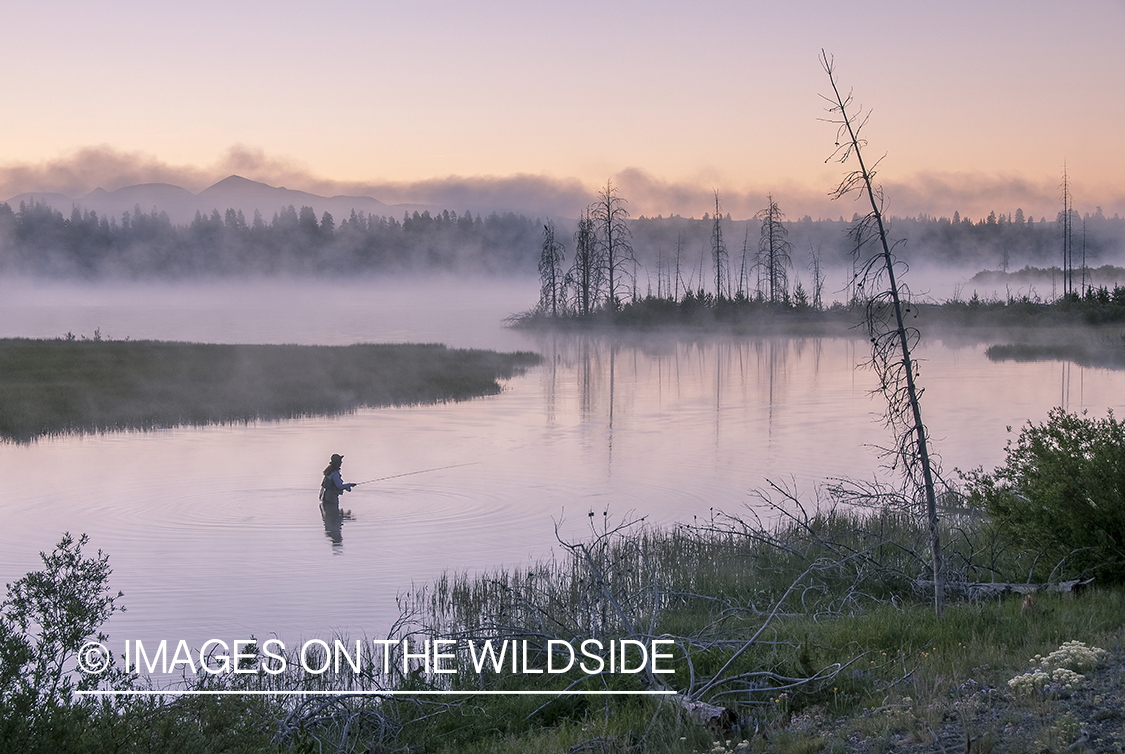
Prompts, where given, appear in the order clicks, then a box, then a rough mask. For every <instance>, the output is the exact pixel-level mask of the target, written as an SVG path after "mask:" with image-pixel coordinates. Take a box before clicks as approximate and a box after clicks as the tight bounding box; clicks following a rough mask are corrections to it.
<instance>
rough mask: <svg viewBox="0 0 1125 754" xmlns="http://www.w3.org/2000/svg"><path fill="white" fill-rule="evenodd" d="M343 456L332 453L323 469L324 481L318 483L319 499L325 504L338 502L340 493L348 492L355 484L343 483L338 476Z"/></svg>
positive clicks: (337, 503)
mask: <svg viewBox="0 0 1125 754" xmlns="http://www.w3.org/2000/svg"><path fill="white" fill-rule="evenodd" d="M343 462H344V457H343V456H342V455H340V454H339V453H333V454H332V460H331V461H330V462H329V463H328V466H326V467H325V469H324V481H323V482H321V483H320V501H321V502H322V503H324V504H325V505H335V506H338V505H339V504H340V493H342V492H350V491H351V489H352V487H355V484H345V483H344V480H343V478H342V477H341V476H340V465H341V464H343Z"/></svg>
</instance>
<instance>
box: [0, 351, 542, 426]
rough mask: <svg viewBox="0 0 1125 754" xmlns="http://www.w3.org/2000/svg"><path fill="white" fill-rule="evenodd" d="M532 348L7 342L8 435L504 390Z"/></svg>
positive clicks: (328, 409) (0, 359)
mask: <svg viewBox="0 0 1125 754" xmlns="http://www.w3.org/2000/svg"><path fill="white" fill-rule="evenodd" d="M538 359H539V357H538V356H536V355H535V354H531V353H510V354H501V353H495V352H491V351H479V350H456V349H447V348H445V347H444V346H441V345H417V344H402V345H398V344H396V345H372V344H362V345H352V346H293V345H276V346H275V345H216V344H200V343H172V342H161V341H84V340H23V339H7V340H0V437H3V438H5V439H9V440H17V441H27V440H30V439H32V438H34V437H37V436H40V435H48V434H56V433H61V432H72V431H100V430H115V429H148V428H154V427H172V426H177V425H183V424H207V423H212V422H237V421H251V420H255V419H283V418H292V417H298V416H311V415H329V414H339V413H346V412H349V411H353V410H355V409H356V408H358V407H360V406H388V405H403V404H412V403H427V402H434V401H446V400H464V399H467V398H472V397H475V396H480V395H491V394H495V393H498V392H499V391H500V386H499V384H498V383H497V380H498V379H506V378H509V377H511V376H512V375H513V374H516V373H517V372H520V371H521V370H523V369H525V368H526V367H528V366H530V365H533V364H535V363H538Z"/></svg>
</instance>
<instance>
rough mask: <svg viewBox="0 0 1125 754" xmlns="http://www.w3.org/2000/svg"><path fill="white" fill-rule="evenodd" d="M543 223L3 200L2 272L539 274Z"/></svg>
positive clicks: (519, 218)
mask: <svg viewBox="0 0 1125 754" xmlns="http://www.w3.org/2000/svg"><path fill="white" fill-rule="evenodd" d="M538 227H539V222H538V221H537V220H531V219H529V218H527V217H525V216H523V215H515V214H513V213H507V214H503V215H501V214H497V213H493V214H491V215H488V216H487V217H485V216H482V215H476V216H474V215H473V214H472V213H471V212H468V211H466V212H465V213H464V214H462V215H458V214H457V213H456V212H450V211H443V212H441V213H437V214H432V215H431V214H430V213H429V212H428V211H425V212H421V213H419V212H414V213H413V214H407V215H405V216H404V217H403V218H402V220H401V221H400V220H397V219H395V218H393V217H381V216H376V215H367V214H365V213H363V212H355V211H353V212H352V213H351V215H350V216H349V217H347V218H345V219H343V220H341V221H340V222H339V223H337V221H336V219H335V218H333V217H332V215H331V214H329V213H328V212H325V213H323V214H322V215H321V216H320V217H319V218H318V217H317V216H316V214H315V212H314V211H313V209H312V208H311V207H301V208H300V209H299V210H298V209H295V208H294V207H292V206H289V207H286V208H284V209H282V210H281V211H280V212H277V213H275V214H274V215H273V218H272V220H271V221H269V222H266V221H265V220H264V218H263V217H262V215H261V213H259V212H255V213H254V216H253V217H252V218H250V219H249V220H247V218H246V217H245V216H244V214H243V212H242V211H241V210H237V211H236V210H233V209H228V210H226V212H225V213H223V214H221V213H220V212H219V211H218V210H214V211H212V212H211V214H210V215H202V214H200V213H196V216H195V219H194V220H193V221H192V222H191V223H190V224H189V225H186V226H176V225H173V224H172V222H171V220H170V219H169V218H168V215H167V213H165V212H158V211H157V210H156V209H155V208H153V209H152V210H151V211H150V212H145V211H143V210H142V209H141V208H140V207H139V206H137V207H136V208H135V209H134V211H133V212H125V213H123V215H122V217H121V218H115V217H107V216H104V215H103V216H99V215H98V214H97V213H96V212H92V211H86V212H83V211H81V210H79V209H78V208H75V209H74V210H73V211H72V212H71V215H70V217H69V218H66V217H64V215H63V214H62V213H61V212H58V211H57V210H53V209H51V208H50V207H48V206H47V205H45V204H40V203H34V204H25V203H22V202H21V203H20V206H19V209H18V210H16V211H13V210H12V208H11V207H10V206H8V205H7V204H0V270H2V271H4V272H20V273H32V274H42V273H46V274H55V275H74V276H84V277H99V276H105V275H124V276H157V277H162V276H178V275H223V274H276V273H300V274H308V273H313V274H332V273H356V272H366V271H376V270H377V271H386V272H410V271H415V270H421V269H433V268H440V269H447V270H453V271H462V270H478V271H483V272H490V273H496V272H512V271H531V270H534V269H535V253H536V244H537V237H536V231H537V229H538Z"/></svg>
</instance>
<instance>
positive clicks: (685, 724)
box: [2, 490, 1125, 754]
mask: <svg viewBox="0 0 1125 754" xmlns="http://www.w3.org/2000/svg"><path fill="white" fill-rule="evenodd" d="M773 494H774V497H775V498H777V499H776V502H777V504H778V506H779V507H778V508H776V509H775V510H774V513H775V517H774V518H773V520H772V522H770V523H763V522H761V521H759V520H758V519H757V518H756V517H755V516H753V515H752V514H749V513H746V514H738V515H731V516H727V515H721V514H720V515H716V517H715V518H714V519H713V520H711V521H709V522H706V523H705V524H703V525H699V526H690V527H688V526H680V527H675V528H669V529H661V528H652V527H647V526H645V525H644V524H643V523H641V522H633V523H630V522H621V523H619V524H617V525H615V524H613V523H611V521H612V519H611V518H610V517H609V516H602V515H597V516H595V517H592V520H591V527H590V530H589V534H588V535H587V536H586V537H584V538H583V539H582V540H580V541H574V542H570V541H565V542H560V547H561V553H562V554H561V555H560V556H559V557H557V558H555V559H553V560H551V561H548V562H541V563H537V564H534V565H529V566H527V567H524V568H518V569H508V570H501V571H495V572H489V573H481V574H476V575H468V574H449V575H447V576H446V577H445V578H443V579H440V580H438V581H437V582H435V583H432V584H429V585H426V586H424V587H418V588H416V589H414V590H413V591H411V592H408V593H404V594H403V595H402V596H401V597H400V602H401V607H402V615H403V618H402V621H401V622H400V623H399V624H398V625H397V626H396V627H395V630H394V633H393V636H392V638H397V639H401V638H409V639H410V640H411V641H412V642H415V643H414V644H412V647H414V648H415V651H417V648H418V647H419V646H421V644H422V642H423V641H424V640H425V639H429V640H431V641H432V640H433V639H435V638H439V637H441V638H449V639H452V640H454V641H457V642H463V641H465V640H466V639H469V638H474V639H476V640H482V641H483V640H486V639H489V638H491V639H493V640H501V639H503V638H516V639H520V640H527V641H528V642H529V644H530V645H531V647H532V649H531V650H530V662H531V664H532V666H535V667H540V668H541V667H543V666H544V663H545V661H546V657H545V654H544V651H543V647H544V646H545V643H546V641H547V640H548V639H552V638H553V639H555V640H566V641H571V642H577V641H579V640H584V639H588V638H597V639H601V640H603V641H608V640H609V639H612V638H616V639H618V640H620V639H622V638H630V639H634V640H638V641H650V640H652V639H654V638H660V639H663V640H670V641H671V642H672V648H671V649H670V652H671V654H672V658H671V659H670V660H668V661H667V666H668V667H669V668H670V669H672V670H674V672H673V673H671V674H667V675H655V674H649V673H644V672H642V673H636V674H631V675H615V676H614V675H610V674H605V673H601V674H595V675H589V674H584V673H581V672H578V671H576V670H572V671H569V672H567V673H562V674H557V675H553V676H547V675H544V674H525V673H513V672H509V670H508V667H507V666H506V665H505V667H504V668H503V669H502V670H500V671H495V672H494V670H493V669H486V670H485V672H476V671H475V670H474V669H473V668H472V667H471V665H472V660H471V658H470V657H468V656H466V653H465V652H463V651H461V650H460V649H458V648H457V645H454V646H453V647H452V648H451V649H450V651H451V652H452V658H451V659H450V660H449V662H448V663H447V665H448V666H453V667H456V669H457V670H458V672H457V673H455V674H452V675H438V674H435V673H427V672H425V671H424V670H420V669H419V668H418V665H419V663H418V661H417V660H415V661H413V663H412V665H411V667H412V668H413V669H412V670H410V671H408V672H404V671H403V670H401V669H399V667H400V663H401V660H402V657H401V655H400V654H397V653H396V654H394V656H393V659H392V662H391V664H390V667H391V672H390V674H389V675H384V674H383V673H382V672H381V671H380V670H378V668H377V665H376V669H374V670H373V669H371V668H365V669H364V670H362V671H361V672H358V673H355V672H350V671H349V670H348V669H347V668H346V666H345V667H344V672H343V673H342V674H336V675H331V674H330V675H328V676H315V675H314V676H310V675H309V674H308V673H302V672H300V671H299V670H294V669H295V668H296V664H295V663H291V664H290V669H289V670H288V671H286V672H285V673H282V674H280V675H276V676H274V675H268V674H265V673H262V672H258V673H252V674H248V675H243V676H232V675H229V674H228V675H225V676H208V675H206V674H203V673H200V675H199V676H198V677H194V678H190V677H189V679H188V681H187V686H188V687H189V688H193V689H199V690H217V689H246V690H257V691H261V690H269V689H285V690H307V691H312V692H315V691H325V690H336V691H341V690H350V691H353V692H358V691H378V690H386V689H391V688H393V689H396V690H398V691H399V692H406V693H405V696H396V697H387V696H383V697H380V696H359V695H358V694H356V695H352V696H336V697H329V696H318V695H315V694H314V695H312V696H307V697H293V696H254V697H249V696H247V697H177V696H175V695H168V696H164V697H146V698H139V699H138V698H118V699H116V700H114V701H112V702H105V703H95V702H90V701H83V702H81V703H78V704H65V703H56V704H55V705H54V706H51V705H50V704H47V703H44V702H42V701H40V702H38V703H36V704H34V705H33V706H34V707H35V708H36V709H38V710H40V713H39V715H38V716H37V717H35V718H34V719H35V721H36V723H35V725H34V726H32V727H31V728H28V727H26V726H24V725H22V724H21V723H20V722H19V718H16V717H10V718H9V720H8V722H9V723H10V724H11V731H10V733H11V735H12V736H19V737H18V738H12V739H11V740H13V741H16V740H18V741H21V742H24V743H26V746H25V748H24V749H23V750H25V751H51V750H58V749H57V746H58V745H61V744H64V743H65V744H66V746H65V747H64V748H66V749H67V750H70V751H105V750H114V751H145V752H147V751H171V750H175V751H246V752H250V751H276V752H294V751H296V752H309V751H317V752H320V751H330V752H362V751H371V752H448V753H449V754H453V752H458V753H460V752H470V753H471V752H479V753H480V754H484V753H485V752H512V753H513V754H515V753H516V752H552V753H558V754H578V753H579V752H621V753H622V754H624V753H625V752H631V753H633V754H642V753H643V752H654V753H656V752H661V753H663V752H668V753H675V754H688V753H689V752H692V753H694V752H715V753H716V754H718V753H719V752H747V751H754V752H816V751H826V752H851V751H864V752H885V751H918V752H921V751H933V750H940V749H944V750H946V751H953V750H956V751H966V750H967V751H971V752H976V751H980V752H989V751H992V752H1007V751H1038V752H1051V751H1057V752H1064V751H1068V750H1069V751H1116V750H1120V745H1121V744H1122V743H1125V741H1122V740H1121V738H1120V726H1121V722H1122V721H1123V720H1125V673H1123V672H1121V670H1120V667H1121V665H1122V663H1123V662H1125V652H1123V650H1122V645H1123V643H1125V630H1123V625H1125V591H1123V590H1121V589H1120V588H1114V587H1110V586H1108V585H1107V586H1104V587H1101V588H1098V587H1096V586H1095V587H1092V588H1090V589H1089V590H1088V591H1086V592H1085V593H1083V594H1081V595H1079V596H1071V595H1066V596H1064V595H1060V594H1051V593H1040V594H1038V595H1037V596H1036V597H1035V598H1034V600H1032V601H1030V602H1029V601H1028V600H1027V599H1026V598H1025V597H1024V596H1023V595H1022V594H1010V595H1005V594H998V595H994V596H990V597H979V596H978V597H977V598H973V599H971V600H970V599H963V598H962V599H955V600H953V601H951V603H950V604H949V605H948V606H947V610H946V615H945V618H944V620H941V621H939V620H938V619H937V618H935V616H934V612H933V609H932V607H931V605H930V604H929V598H928V595H927V593H926V588H925V584H924V582H925V579H926V577H927V576H928V570H927V564H926V562H925V558H924V557H923V556H919V555H918V554H916V553H919V552H924V549H923V547H922V546H923V544H924V541H925V538H926V534H925V532H924V531H922V530H921V527H919V526H918V521H917V519H916V517H915V516H913V515H912V514H910V513H909V512H908V511H904V510H902V509H900V508H898V507H897V506H896V505H895V504H894V503H895V501H894V500H893V496H891V497H885V498H883V499H882V502H883V503H890V505H886V506H884V507H876V508H870V507H869V508H865V509H861V508H845V507H840V506H843V505H844V504H846V503H847V502H848V501H849V499H850V500H851V501H852V502H854V501H855V498H854V497H851V498H849V497H848V495H847V493H846V491H845V492H843V493H841V492H839V491H836V492H828V493H826V494H825V499H824V500H823V501H822V502H823V504H824V505H823V507H822V508H820V509H819V510H817V511H810V512H808V513H806V512H805V511H804V510H802V509H801V507H800V506H799V505H798V504H796V500H795V499H794V498H791V497H788V496H786V495H785V494H784V493H783V492H781V493H780V494H779V493H778V491H776V490H775V491H774V493H773ZM865 494H866V493H865ZM943 522H944V523H943V535H944V537H945V541H946V542H947V543H948V544H947V547H946V550H945V553H946V555H945V557H946V561H947V568H948V574H949V578H950V579H952V580H953V581H954V582H959V583H960V584H961V585H962V586H963V585H965V584H966V583H968V582H977V581H996V582H999V581H1008V580H1010V581H1014V582H1024V581H1026V580H1027V578H1028V577H1029V576H1030V577H1031V578H1033V579H1038V578H1041V575H1040V569H1041V568H1042V567H1043V564H1042V563H1039V562H1037V561H1038V559H1037V558H1035V557H1034V556H1033V554H1029V553H1024V552H1021V551H1018V550H1016V549H1014V548H1011V547H1009V546H1008V545H1007V543H1006V542H1005V540H1004V539H1003V538H1002V536H1001V534H1000V532H998V531H997V530H996V529H995V528H994V527H992V526H991V525H990V524H989V523H988V521H987V520H986V519H985V518H983V517H982V516H981V515H980V512H979V511H976V510H973V509H970V508H964V507H954V508H948V509H947V510H946V511H945V515H944V517H943ZM44 581H46V582H48V583H49V582H50V579H47V580H43V579H40V580H37V581H36V583H38V584H42V583H44ZM9 625H14V624H9ZM324 638H326V639H328V641H329V642H330V643H331V641H332V639H333V637H324ZM354 638H355V637H352V638H351V639H349V640H345V641H344V642H343V643H344V645H345V646H351V644H352V640H354ZM1074 640H1077V641H1082V642H1085V643H1086V644H1087V645H1090V646H1097V647H1102V648H1105V649H1107V650H1108V651H1109V655H1108V656H1107V657H1105V658H1103V659H1102V662H1101V663H1100V664H1098V663H1095V665H1094V666H1091V667H1090V668H1084V669H1083V674H1084V678H1083V679H1082V680H1081V681H1077V682H1075V683H1074V684H1073V687H1072V688H1070V689H1067V688H1063V687H1061V686H1058V685H1056V686H1053V687H1052V686H1048V687H1045V688H1040V689H1038V690H1035V691H1033V692H1032V693H1021V692H1020V691H1019V690H1017V689H1015V688H1013V687H1012V686H1011V685H1010V684H1009V681H1010V680H1011V679H1013V678H1016V677H1017V676H1021V674H1025V672H1026V671H1027V670H1028V669H1029V668H1030V667H1031V666H1032V665H1035V664H1036V663H1042V661H1041V660H1034V659H1033V658H1035V657H1036V655H1042V656H1043V657H1046V656H1048V655H1050V654H1051V653H1052V652H1055V651H1056V650H1057V649H1058V648H1059V647H1060V646H1061V645H1062V644H1063V643H1064V642H1069V641H1074ZM79 641H81V639H79ZM9 655H12V653H11V652H10V651H9ZM6 659H7V660H10V659H11V657H7V658H6ZM313 664H314V665H315V664H316V663H315V662H314V663H313ZM13 678H16V677H10V678H9V679H8V680H7V683H9V684H10V685H11V684H18V683H19V681H18V680H13ZM47 678H48V679H49V678H50V674H47ZM102 680H103V682H107V683H111V684H113V685H114V686H115V687H116V688H122V687H125V686H128V685H130V684H132V685H135V686H141V687H143V686H145V682H144V680H143V679H137V678H132V679H130V678H129V677H118V678H116V679H114V678H112V677H103V678H102ZM564 688H569V689H571V690H588V691H601V690H607V689H609V690H616V691H647V690H660V689H668V690H674V691H675V692H677V695H676V696H675V697H667V696H664V697H657V696H608V697H607V696H554V695H550V694H548V695H537V696H468V695H461V694H458V693H457V692H459V691H501V690H502V691H508V692H511V691H516V692H521V691H522V692H532V691H544V690H550V689H555V690H560V689H564ZM433 691H445V692H453V693H452V694H451V695H448V696H440V697H434V696H424V695H423V694H422V693H417V692H433ZM23 698H24V697H21V696H20V695H19V694H13V693H11V691H10V689H9V692H8V694H7V696H6V697H4V698H3V699H2V701H4V704H5V705H6V706H7V709H8V710H9V711H18V710H19V703H20V702H21V699H23ZM693 703H703V704H709V705H714V707H713V709H720V710H721V709H722V708H727V709H729V710H730V716H729V717H728V718H727V719H726V720H725V721H717V722H715V723H711V724H708V723H707V722H706V721H705V720H703V719H701V718H700V716H699V715H697V714H694V713H693V712H692V711H691V710H690V709H689V707H690V706H691V704H693ZM703 709H704V711H706V710H707V709H708V708H703ZM36 726H37V727H36ZM1115 731H1116V732H1115ZM1114 736H1117V738H1115V737H1114ZM1072 745H1075V746H1074V747H1073V748H1071V747H1072ZM53 746H54V747H56V748H55V749H52V747H53Z"/></svg>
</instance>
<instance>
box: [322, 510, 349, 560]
mask: <svg viewBox="0 0 1125 754" xmlns="http://www.w3.org/2000/svg"><path fill="white" fill-rule="evenodd" d="M320 516H321V518H323V519H324V536H326V537H328V538H329V539H331V540H332V549H333V550H336V551H341V552H342V551H343V549H344V533H343V529H344V522H345V521H355V518H354V517H352V512H351V511H350V510H342V509H341V508H340V504H339V503H335V502H324V503H321V504H320Z"/></svg>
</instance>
